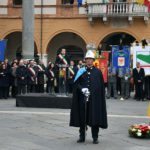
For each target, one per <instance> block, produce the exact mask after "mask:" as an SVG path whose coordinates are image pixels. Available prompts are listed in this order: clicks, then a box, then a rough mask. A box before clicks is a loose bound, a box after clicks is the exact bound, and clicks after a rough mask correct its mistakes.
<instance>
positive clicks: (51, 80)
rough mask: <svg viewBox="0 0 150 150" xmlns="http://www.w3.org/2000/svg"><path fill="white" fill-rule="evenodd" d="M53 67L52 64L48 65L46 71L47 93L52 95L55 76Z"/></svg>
mask: <svg viewBox="0 0 150 150" xmlns="http://www.w3.org/2000/svg"><path fill="white" fill-rule="evenodd" d="M55 72H56V71H55V65H54V63H51V64H50V68H49V69H48V70H47V78H48V93H51V94H53V93H54V88H55V86H56V75H55Z"/></svg>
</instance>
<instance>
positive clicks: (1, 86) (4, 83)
mask: <svg viewBox="0 0 150 150" xmlns="http://www.w3.org/2000/svg"><path fill="white" fill-rule="evenodd" d="M9 75H10V70H9V69H7V68H6V64H2V65H1V69H0V98H5V99H7V98H8V87H9Z"/></svg>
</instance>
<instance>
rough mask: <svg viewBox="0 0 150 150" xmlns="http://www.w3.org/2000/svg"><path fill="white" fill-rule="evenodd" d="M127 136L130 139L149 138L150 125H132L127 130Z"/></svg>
mask: <svg viewBox="0 0 150 150" xmlns="http://www.w3.org/2000/svg"><path fill="white" fill-rule="evenodd" d="M129 135H130V136H131V137H138V138H150V123H149V124H145V123H144V124H137V125H132V126H131V127H130V129H129Z"/></svg>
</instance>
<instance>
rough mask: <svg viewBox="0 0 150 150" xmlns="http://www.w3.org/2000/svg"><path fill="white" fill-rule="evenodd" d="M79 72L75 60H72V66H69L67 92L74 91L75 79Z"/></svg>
mask: <svg viewBox="0 0 150 150" xmlns="http://www.w3.org/2000/svg"><path fill="white" fill-rule="evenodd" d="M76 72H77V68H76V67H75V66H74V61H70V66H69V67H68V80H67V92H68V93H72V91H73V81H74V78H75V75H76Z"/></svg>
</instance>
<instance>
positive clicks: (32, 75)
mask: <svg viewBox="0 0 150 150" xmlns="http://www.w3.org/2000/svg"><path fill="white" fill-rule="evenodd" d="M27 74H28V84H27V92H28V93H35V86H36V84H37V75H38V70H37V67H36V66H35V65H34V61H33V60H31V61H30V65H29V66H28V72H27Z"/></svg>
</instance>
